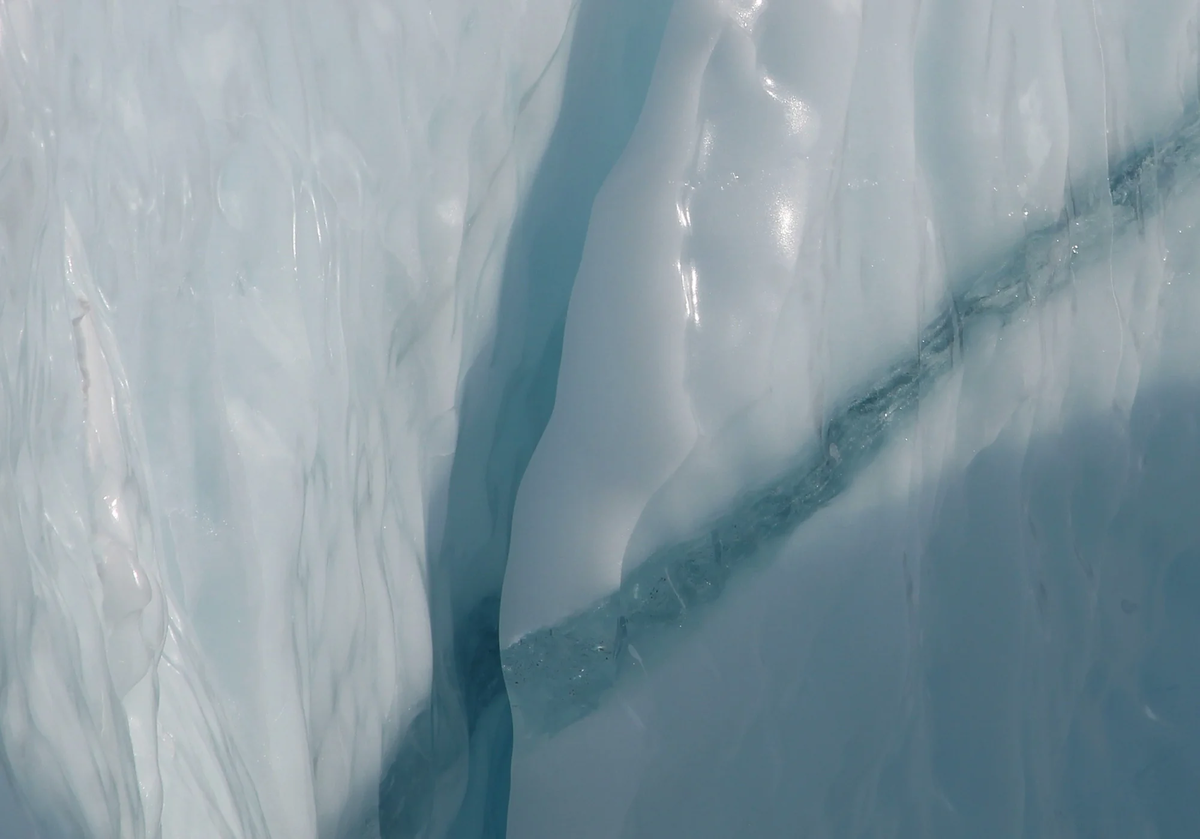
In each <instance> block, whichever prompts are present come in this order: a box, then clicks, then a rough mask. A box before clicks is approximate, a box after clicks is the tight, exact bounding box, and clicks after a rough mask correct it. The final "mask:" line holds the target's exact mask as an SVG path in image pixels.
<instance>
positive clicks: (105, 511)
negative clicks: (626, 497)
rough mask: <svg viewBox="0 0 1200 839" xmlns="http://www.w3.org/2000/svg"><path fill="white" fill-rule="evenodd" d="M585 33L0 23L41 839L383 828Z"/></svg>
mask: <svg viewBox="0 0 1200 839" xmlns="http://www.w3.org/2000/svg"><path fill="white" fill-rule="evenodd" d="M574 11H575V4H574V3H572V2H570V0H520V2H492V0H488V2H438V3H432V4H430V3H423V2H409V0H398V2H363V3H354V4H345V3H340V2H320V0H318V1H317V2H302V3H294V2H273V0H266V1H265V2H260V1H259V0H255V2H232V3H220V4H209V3H189V2H164V3H139V2H115V3H113V2H110V3H95V2H63V3H29V2H20V0H17V1H16V2H7V3H4V4H0V272H2V276H3V297H2V298H0V354H2V359H0V361H2V363H0V424H2V425H0V440H2V441H3V444H2V445H3V448H2V449H0V743H2V745H3V748H2V751H0V754H2V755H3V765H4V770H5V771H4V774H5V776H6V777H7V778H8V779H9V781H10V782H11V785H12V786H13V788H15V790H17V791H18V792H19V793H20V794H21V796H22V799H23V800H25V801H27V802H28V804H29V805H30V810H31V812H32V814H33V816H34V817H35V819H36V822H37V824H38V825H40V828H41V830H42V833H43V835H44V836H47V837H60V836H62V837H74V836H79V837H89V839H93V838H98V837H138V836H159V835H161V836H164V837H172V838H173V837H186V836H197V837H211V836H238V837H241V836H246V837H249V836H268V835H272V836H278V837H284V836H286V837H297V839H302V837H308V836H317V835H320V836H360V835H367V836H370V835H377V834H378V831H379V827H380V826H379V823H378V790H379V784H380V780H381V777H382V775H383V774H384V770H385V769H386V768H387V766H388V765H389V761H390V760H391V759H392V757H393V755H394V752H395V751H396V749H397V746H398V744H399V743H400V742H401V740H402V738H403V735H404V734H405V733H406V732H407V731H408V730H409V728H410V724H411V723H412V721H413V719H414V718H415V717H417V716H418V715H419V714H420V713H421V712H422V710H423V709H425V708H427V707H428V706H429V703H430V697H431V692H432V690H433V685H434V680H435V672H437V670H438V668H439V667H440V666H441V665H440V664H439V656H441V655H442V653H444V652H445V651H444V650H442V649H439V648H438V647H437V643H438V641H437V638H438V637H441V638H450V637H452V632H443V633H442V634H441V635H440V636H439V635H438V634H437V632H438V629H437V627H435V626H434V624H435V622H436V620H438V618H437V614H438V612H437V605H436V600H437V592H436V591H435V585H434V582H433V581H434V580H435V577H436V574H435V572H434V568H433V565H434V563H433V561H432V559H431V557H433V556H435V555H436V551H437V548H438V543H439V540H440V532H441V527H442V523H443V521H444V518H445V509H446V493H447V485H448V482H449V472H450V465H451V457H452V454H453V452H454V450H455V444H456V439H457V435H458V429H459V408H460V406H461V394H462V388H463V383H464V379H465V376H466V373H467V370H468V369H469V367H470V366H471V365H472V364H473V363H474V362H475V360H476V359H477V358H479V357H480V355H481V353H483V352H484V350H485V349H486V348H487V347H489V346H490V342H491V340H492V337H493V335H494V332H495V316H496V311H497V306H498V304H499V302H498V301H499V294H500V281H501V277H502V273H503V267H504V259H505V253H506V244H507V241H508V238H509V233H510V229H511V226H512V223H513V219H514V216H515V214H516V208H517V206H518V203H519V202H520V200H521V197H522V196H523V195H524V194H525V193H526V192H527V191H528V188H529V185H530V182H531V180H532V176H533V172H534V169H535V167H536V164H537V161H538V159H539V157H540V155H541V153H542V151H543V149H544V147H545V144H546V142H547V139H548V137H549V134H550V131H551V129H552V126H553V123H554V120H555V117H556V112H557V108H558V104H559V100H560V94H561V88H562V83H563V76H564V72H565V68H566V59H567V55H568V52H569V43H570V35H571V32H572V31H573V19H574V18H573V16H574ZM442 614H443V615H444V619H445V620H448V621H452V620H453V615H452V613H451V612H449V611H446V612H443V613H442ZM447 643H449V642H447ZM443 724H444V727H445V730H447V731H449V732H450V735H448V736H445V737H443V738H441V739H439V741H438V746H439V748H442V747H444V748H445V749H446V753H445V754H441V755H440V756H439V759H438V760H437V761H434V762H433V763H432V764H431V765H429V766H426V767H422V768H423V769H424V770H425V771H426V772H427V773H433V774H434V776H435V780H434V781H433V782H432V784H433V785H434V786H435V787H436V789H438V790H447V791H448V792H446V793H445V794H444V795H443V798H444V799H446V801H444V802H443V805H442V810H437V811H436V812H434V811H431V810H430V808H429V807H426V808H424V810H422V812H424V813H426V815H427V816H428V818H430V819H433V818H435V817H444V818H445V819H447V820H448V819H449V818H450V817H452V816H453V811H454V809H455V807H456V806H457V804H458V802H459V801H461V798H462V792H463V786H464V785H465V781H464V780H463V779H462V778H461V777H458V776H456V775H455V774H454V772H455V771H458V770H460V769H461V766H462V765H463V764H464V762H465V761H466V760H467V755H466V748H467V747H466V743H465V737H456V736H455V734H454V732H455V731H456V730H459V729H464V730H465V727H466V722H465V720H464V719H463V718H462V715H461V712H460V713H459V716H458V717H457V718H451V719H448V720H445V719H444V720H443ZM461 774H462V773H461V771H459V772H458V775H461ZM412 786H413V790H414V791H415V792H414V794H419V793H421V792H422V791H423V790H424V791H425V792H427V791H428V789H427V788H428V787H429V786H430V784H428V783H426V784H425V788H422V787H421V786H420V783H418V782H417V781H413V782H412ZM435 810H436V808H435ZM446 810H449V811H450V812H449V815H445V813H444V812H443V811H446ZM439 814H441V815H440V816H439ZM435 828H436V825H435V826H433V827H430V826H429V825H428V824H425V825H417V826H416V829H429V830H435ZM5 829H7V828H5Z"/></svg>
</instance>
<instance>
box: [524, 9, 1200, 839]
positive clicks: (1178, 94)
mask: <svg viewBox="0 0 1200 839" xmlns="http://www.w3.org/2000/svg"><path fill="white" fill-rule="evenodd" d="M1196 12H1197V8H1196V5H1195V4H1194V3H1190V2H1188V3H1182V2H1181V3H1164V4H1158V5H1156V6H1155V7H1154V9H1153V10H1149V9H1147V8H1146V7H1144V5H1142V4H1133V3H1122V2H1096V3H1092V2H1090V0H1089V2H1082V3H1056V4H1021V3H1018V2H1012V3H1008V2H998V3H981V4H963V3H950V2H946V3H938V2H934V3H905V2H900V3H872V2H864V3H861V4H860V3H836V2H786V0H773V1H772V0H767V2H754V3H750V2H747V3H718V2H694V3H686V4H682V3H679V4H676V6H675V9H674V13H673V17H672V20H671V23H670V24H669V26H668V30H667V34H666V36H665V39H664V46H663V49H662V51H661V53H660V56H659V64H658V67H657V69H656V75H655V79H654V82H653V84H652V88H651V94H650V98H649V100H648V105H647V110H646V113H645V114H644V115H643V118H642V120H641V122H640V123H639V126H638V128H637V131H636V133H635V136H634V138H633V140H632V141H631V143H630V145H629V147H628V148H627V149H626V151H625V154H624V155H623V157H622V160H621V161H620V163H619V164H618V168H617V169H616V170H615V171H614V175H613V177H612V178H610V180H609V182H608V183H606V185H605V188H604V192H603V193H602V196H601V198H600V200H598V201H597V205H596V209H595V212H594V213H593V217H592V224H591V227H590V229H589V234H588V242H587V245H586V247H585V256H584V263H583V265H582V266H581V270H580V273H579V276H578V278H577V283H576V288H575V291H574V294H573V297H572V300H571V304H570V308H569V314H568V318H567V322H566V329H565V333H564V347H563V361H562V367H561V370H560V382H559V388H558V397H557V401H556V403H555V407H554V412H553V414H552V416H551V419H550V422H549V424H548V426H547V430H546V433H545V435H544V436H543V438H542V440H541V442H540V444H539V447H538V450H537V451H536V453H535V455H534V457H533V459H532V461H531V464H530V468H529V471H528V472H527V474H526V476H525V479H524V481H523V483H522V486H521V489H520V492H519V494H518V499H517V504H516V508H515V515H514V521H513V540H512V545H511V553H510V557H509V566H508V573H507V576H506V580H505V593H504V600H503V603H502V609H501V629H502V641H503V642H504V643H505V644H506V648H505V649H504V650H503V651H502V657H503V659H504V664H505V673H506V678H507V683H508V687H509V691H510V698H511V701H512V705H513V715H514V730H515V735H514V736H515V745H514V758H513V768H512V771H513V781H512V783H513V790H512V798H511V804H510V806H511V809H510V821H509V830H510V832H511V833H512V834H513V835H519V836H547V837H549V836H561V835H566V834H568V833H569V834H570V835H576V836H597V837H599V836H617V835H622V836H662V835H678V836H729V835H763V836H774V835H805V836H903V837H907V836H938V837H940V836H973V837H974V836H979V837H989V836H997V837H999V836H1016V835H1023V836H1052V835H1053V836H1060V835H1061V836H1085V835H1093V834H1099V835H1105V834H1106V833H1111V834H1112V835H1154V836H1164V837H1165V836H1180V837H1183V836H1190V835H1194V834H1195V833H1196V831H1197V830H1198V829H1200V810H1197V809H1196V805H1195V803H1194V801H1193V797H1192V796H1191V794H1190V793H1188V792H1187V790H1189V789H1192V788H1193V787H1194V784H1195V782H1196V779H1197V778H1200V763H1197V761H1196V759H1195V757H1194V755H1195V754H1196V752H1195V746H1196V742H1195V738H1196V736H1197V732H1200V718H1197V716H1196V715H1195V713H1194V711H1185V710H1184V708H1186V707H1190V706H1191V705H1190V703H1191V701H1192V700H1190V699H1188V698H1185V697H1188V696H1190V694H1189V691H1190V690H1191V687H1190V685H1191V683H1192V681H1193V680H1194V676H1193V672H1194V670H1195V666H1196V662H1195V660H1194V656H1193V655H1192V654H1191V653H1189V652H1187V650H1188V649H1190V647H1189V646H1188V645H1189V642H1188V641H1187V640H1185V639H1187V638H1190V637H1191V633H1193V632H1194V626H1195V621H1196V615H1197V614H1198V612H1197V610H1198V608H1200V606H1198V605H1197V604H1198V603H1200V601H1197V600H1196V599H1194V595H1193V594H1192V593H1191V592H1192V586H1193V585H1194V584H1193V582H1192V577H1193V575H1194V574H1195V573H1196V572H1195V569H1194V562H1195V560H1194V557H1195V556H1197V555H1198V554H1197V549H1198V547H1200V530H1197V528H1196V525H1194V524H1192V523H1191V521H1190V518H1191V517H1190V516H1189V515H1187V514H1186V513H1185V512H1184V511H1185V510H1188V509H1191V508H1192V507H1194V506H1195V503H1196V500H1197V497H1198V496H1197V495H1196V489H1195V485H1194V484H1195V482H1194V479H1192V478H1191V477H1190V475H1191V473H1192V472H1193V471H1194V468H1193V465H1194V464H1193V461H1192V460H1191V457H1192V454H1191V453H1192V452H1193V451H1194V446H1195V439H1194V436H1195V432H1194V428H1193V427H1194V422H1195V410H1196V407H1197V404H1196V390H1195V388H1196V384H1197V373H1196V369H1195V366H1194V365H1195V362H1194V359H1195V358H1196V357H1197V355H1196V352H1197V349H1200V348H1198V347H1197V342H1196V337H1195V335H1194V331H1193V330H1190V329H1189V328H1187V327H1186V326H1184V324H1185V323H1187V322H1189V321H1190V320H1192V319H1194V318H1195V317H1196V315H1197V314H1200V312H1198V310H1197V305H1198V304H1200V299H1198V298H1197V295H1196V292H1195V290H1194V282H1193V276H1194V272H1195V266H1196V263H1195V259H1196V248H1195V244H1194V238H1195V234H1194V224H1195V218H1196V215H1195V214H1196V212H1197V209H1198V208H1200V194H1198V193H1200V189H1198V184H1197V173H1198V172H1200V159H1198V158H1200V122H1198V121H1197V120H1198V117H1197V114H1198V113H1200V112H1198V110H1197V100H1196V93H1197V91H1196V77H1197V70H1198V63H1197V58H1198V56H1197V42H1196ZM684 109H687V110H688V111H690V114H688V115H684V114H683V113H682V112H683V110H684ZM680 125H684V126H690V127H684V128H681V127H679V126H680ZM681 138H682V139H681ZM672 295H673V296H674V298H675V303H674V306H673V307H672V306H671V305H670V304H669V303H668V302H667V301H668V300H669V298H670V297H671V296H672ZM1167 451H1173V452H1174V455H1173V456H1168V455H1166V454H1165V453H1166V452H1167ZM1168 707H1169V708H1170V709H1171V710H1170V711H1167V710H1165V709H1166V708H1168Z"/></svg>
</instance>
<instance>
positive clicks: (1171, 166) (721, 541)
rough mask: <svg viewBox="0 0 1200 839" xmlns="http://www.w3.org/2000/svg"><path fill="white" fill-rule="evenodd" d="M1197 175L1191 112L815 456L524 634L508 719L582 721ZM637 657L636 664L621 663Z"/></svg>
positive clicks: (966, 304)
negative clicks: (1006, 331) (991, 329)
mask: <svg viewBox="0 0 1200 839" xmlns="http://www.w3.org/2000/svg"><path fill="white" fill-rule="evenodd" d="M1198 174H1200V113H1190V114H1188V115H1186V116H1185V118H1184V119H1182V120H1181V121H1180V122H1179V123H1177V124H1176V126H1175V127H1174V128H1173V129H1172V130H1171V131H1169V132H1167V133H1166V135H1165V139H1163V140H1160V141H1159V142H1157V143H1154V144H1151V145H1150V146H1149V147H1146V148H1143V149H1141V150H1139V151H1137V152H1135V153H1133V154H1131V155H1129V156H1128V157H1127V158H1126V159H1125V160H1124V161H1123V162H1122V163H1121V164H1120V165H1119V166H1117V167H1115V168H1113V169H1112V170H1111V171H1110V173H1109V174H1108V176H1107V177H1106V178H1101V179H1097V180H1096V181H1095V182H1094V183H1093V184H1092V185H1090V186H1089V187H1088V188H1086V189H1085V190H1083V191H1082V193H1080V192H1078V191H1073V192H1072V194H1071V196H1070V197H1069V200H1068V206H1067V208H1066V210H1064V212H1063V213H1062V215H1061V216H1060V217H1059V219H1058V220H1057V221H1056V222H1055V223H1053V224H1051V225H1048V226H1046V227H1044V228H1041V229H1039V230H1037V231H1035V232H1033V233H1031V234H1029V235H1027V236H1026V237H1025V238H1024V239H1022V240H1021V241H1020V242H1019V243H1018V244H1017V245H1016V246H1014V247H1013V248H1011V249H1010V250H1008V251H1007V253H1004V254H1002V255H1001V256H1000V257H999V258H998V259H996V260H994V261H993V263H992V265H991V267H988V268H986V269H984V270H981V271H979V272H978V273H977V274H976V276H975V278H974V279H973V280H972V281H970V282H968V283H966V284H965V285H960V286H958V287H959V288H964V289H965V290H964V291H963V292H962V293H960V294H957V295H953V296H951V299H950V300H949V302H948V303H947V305H946V306H945V307H944V308H943V309H942V310H941V311H940V313H939V314H938V315H937V317H936V318H934V319H933V321H932V322H931V323H929V325H928V326H926V327H925V329H924V330H923V331H922V332H921V334H920V336H919V338H918V340H917V349H916V352H915V354H913V355H912V356H910V357H906V358H903V359H901V360H899V361H897V362H896V363H895V364H894V365H893V366H892V367H891V368H890V369H888V370H887V371H886V372H885V373H884V374H883V375H881V376H880V377H879V378H878V379H876V380H875V381H874V382H873V383H871V384H870V385H868V386H867V387H866V388H864V389H863V390H862V391H860V395H858V396H857V397H855V398H853V399H852V400H850V401H849V402H848V403H847V404H845V405H844V406H843V407H842V408H841V409H840V410H839V411H836V412H835V413H834V414H833V416H832V418H831V419H830V420H829V422H828V423H827V424H826V426H825V428H824V429H823V433H822V441H821V445H820V447H819V449H818V450H817V451H816V452H815V453H814V452H808V453H806V454H804V455H801V456H800V457H798V458H797V459H796V460H795V461H794V462H793V463H792V464H791V465H790V466H789V467H788V468H787V469H785V470H783V471H782V473H781V474H780V475H779V476H778V477H777V478H776V479H774V480H773V481H771V482H769V483H767V484H765V485H760V486H758V487H754V488H751V489H748V490H747V491H745V492H744V493H742V494H741V496H740V497H739V498H738V500H737V501H735V502H734V503H733V504H732V505H731V506H730V507H729V508H728V509H727V510H726V512H724V513H723V514H721V515H719V516H718V517H716V518H715V519H713V520H711V521H710V522H709V523H708V524H707V525H706V526H704V527H703V528H701V529H700V530H699V532H697V533H695V535H693V536H691V537H690V538H686V539H684V540H682V541H679V542H676V543H674V544H670V545H667V546H664V547H662V548H659V549H658V550H656V551H655V552H654V553H652V554H651V555H650V556H649V557H648V558H647V559H646V560H645V561H644V562H643V563H642V564H641V565H640V566H638V567H637V568H636V570H634V571H633V572H632V573H630V574H629V575H627V577H626V578H625V579H624V580H623V581H622V584H621V587H620V589H619V590H618V591H616V592H614V593H613V594H611V595H609V596H608V597H606V598H604V599H602V600H600V601H598V602H596V603H594V604H593V605H592V606H591V607H590V608H588V609H585V610H584V611H582V612H580V613H577V614H575V615H573V616H572V617H570V618H567V619H566V620H563V621H561V622H559V623H558V624H557V625H555V626H552V627H545V628H542V629H539V630H536V631H534V632H531V633H529V634H527V635H525V636H523V637H522V638H521V639H520V640H518V641H517V642H515V643H513V644H512V645H510V646H509V647H507V648H505V649H504V650H502V652H501V659H502V662H503V668H504V674H505V679H506V681H507V684H508V689H509V693H510V698H511V701H512V706H513V710H514V714H516V715H519V716H520V717H521V718H522V720H523V721H524V723H525V727H526V730H527V731H530V732H533V733H535V734H536V733H541V734H553V733H555V732H557V731H559V730H561V729H562V728H565V727H566V726H568V725H570V724H571V723H573V722H575V721H577V720H579V719H582V718H583V717H585V716H587V715H588V714H590V713H591V712H592V711H594V710H595V709H596V708H598V707H599V706H600V704H601V703H602V702H603V701H604V699H605V697H606V695H607V694H608V693H609V692H610V691H611V690H612V689H613V688H614V687H615V686H616V685H617V684H618V683H619V682H620V681H621V680H622V678H623V677H624V676H625V675H626V674H628V673H632V672H637V671H640V670H641V669H642V668H641V667H640V663H641V659H642V658H646V657H649V656H650V655H654V654H656V653H657V652H659V651H660V650H661V649H662V648H663V646H664V643H665V642H666V641H668V640H669V639H670V638H672V637H675V636H676V635H678V634H679V632H680V631H681V630H683V629H684V628H685V627H686V626H688V624H689V623H690V622H694V621H696V620H697V618H698V615H699V614H701V613H702V612H703V611H704V607H705V606H707V605H709V604H711V603H712V602H713V601H715V600H716V599H718V598H719V597H720V596H721V594H722V592H723V591H724V590H725V587H726V586H727V584H728V583H729V581H730V580H731V579H732V578H733V577H734V576H735V575H737V574H739V573H742V572H743V571H745V570H746V569H747V568H749V567H751V566H752V565H753V564H754V563H755V560H756V558H761V557H762V556H763V548H766V547H768V546H770V545H771V544H774V543H777V542H778V541H779V540H780V539H782V538H783V537H785V536H786V535H788V534H789V533H791V532H792V531H794V530H795V529H796V528H797V527H798V526H800V525H801V524H803V523H804V522H805V521H806V520H807V519H809V518H810V517H811V516H813V515H814V514H815V513H816V512H817V511H819V510H821V509H822V508H824V507H826V506H827V505H828V504H829V503H830V502H832V501H833V500H834V499H836V498H837V497H838V496H839V495H841V494H842V493H843V492H844V491H845V490H846V489H847V488H848V487H849V486H850V485H851V483H852V482H853V481H854V479H855V478H856V477H857V476H858V475H859V474H860V473H861V472H862V471H863V470H864V469H865V468H866V467H867V466H869V465H870V464H871V463H872V462H873V461H874V460H875V458H876V456H877V455H878V454H879V453H880V452H881V451H882V450H883V448H884V447H885V445H886V443H887V442H888V440H889V437H890V432H891V431H892V429H893V428H894V427H895V426H896V424H897V423H899V422H903V421H905V420H907V419H908V418H909V416H910V414H911V413H912V410H913V409H914V408H915V407H916V406H917V404H918V402H919V399H920V395H921V393H922V392H928V390H929V389H930V387H932V386H934V385H935V384H936V383H937V382H939V381H941V380H942V379H943V377H944V376H945V375H946V374H947V373H949V371H950V370H951V368H952V367H953V366H954V364H955V361H956V359H957V358H959V357H960V356H961V352H962V347H963V344H964V337H965V336H966V335H967V334H968V333H970V332H971V331H973V330H975V329H977V328H978V327H979V326H980V325H981V324H983V323H986V322H990V323H993V324H994V323H999V324H1000V325H1003V324H1006V323H1009V322H1010V321H1012V320H1013V319H1014V318H1015V317H1018V316H1020V315H1021V314H1022V313H1024V312H1027V311H1028V310H1029V309H1031V308H1033V307H1035V306H1038V305H1040V304H1041V303H1043V302H1044V301H1045V300H1047V299H1049V298H1050V297H1052V296H1054V295H1055V294H1056V293H1057V292H1059V291H1061V290H1062V289H1063V288H1065V287H1068V286H1069V285H1070V284H1071V283H1072V281H1073V278H1074V277H1075V276H1076V275H1077V274H1078V273H1079V271H1080V270H1081V269H1083V268H1085V267H1087V266H1089V265H1092V264H1095V263H1096V262H1098V261H1099V260H1101V259H1105V258H1108V257H1109V254H1110V245H1111V243H1112V242H1113V241H1114V240H1115V239H1117V238H1119V237H1121V236H1124V235H1126V234H1127V233H1128V232H1129V231H1130V230H1131V229H1135V228H1139V227H1140V226H1141V225H1142V224H1143V223H1144V221H1145V220H1146V219H1147V218H1150V217H1153V216H1155V215H1157V214H1158V213H1159V212H1160V211H1161V209H1162V207H1163V205H1164V203H1165V200H1164V199H1165V198H1166V197H1167V196H1168V195H1170V194H1172V193H1175V194H1178V193H1180V192H1183V191H1185V190H1187V189H1190V188H1191V187H1193V186H1194V184H1195V182H1196V181H1197V175H1198ZM635 649H636V650H640V656H639V658H638V661H637V665H639V666H632V667H631V666H630V662H631V660H632V656H634V655H637V653H635V652H634V651H635Z"/></svg>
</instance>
